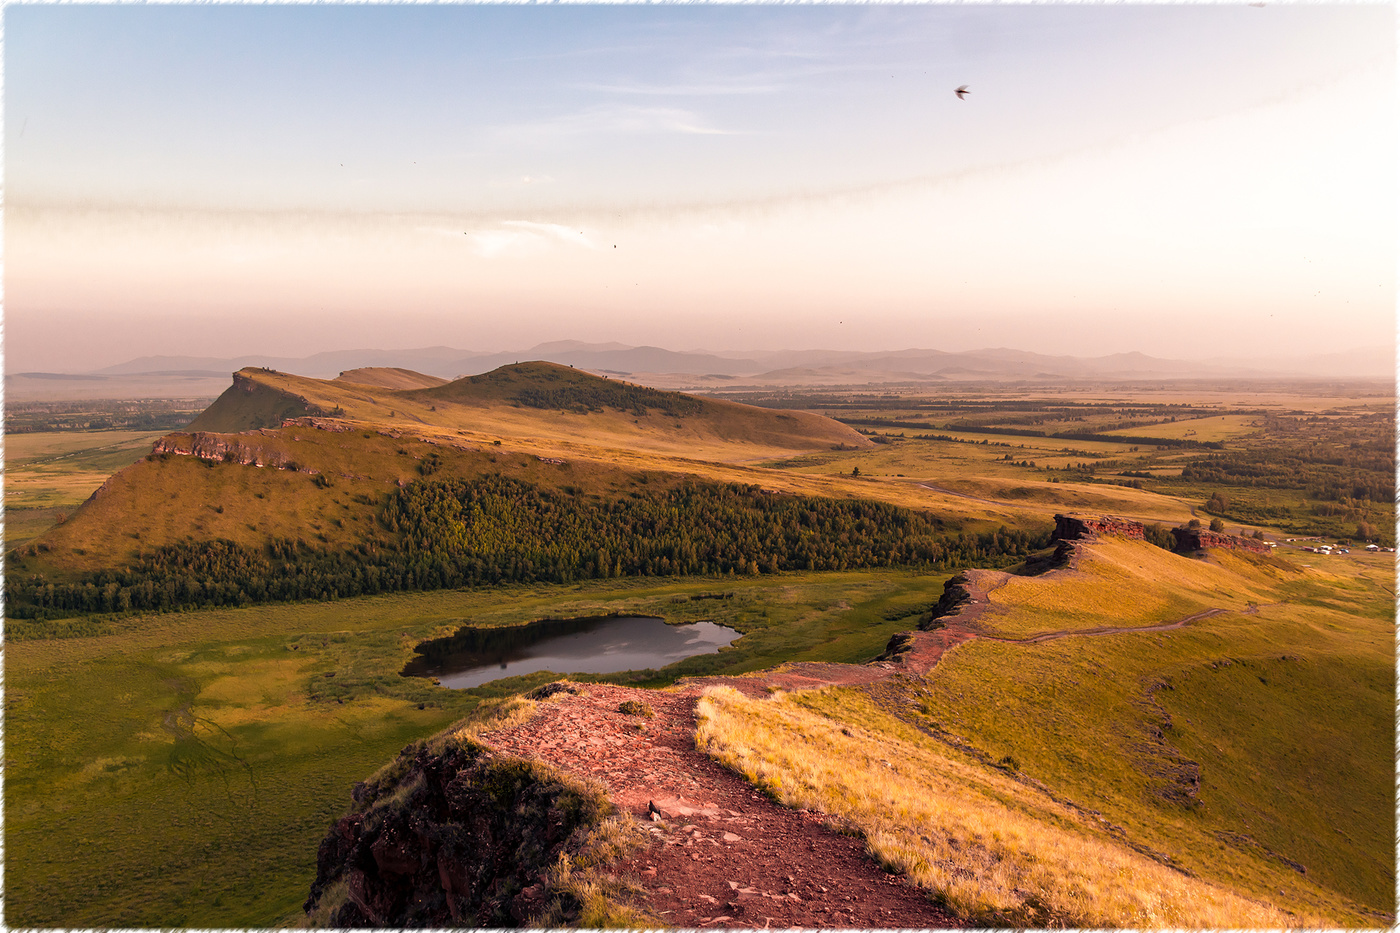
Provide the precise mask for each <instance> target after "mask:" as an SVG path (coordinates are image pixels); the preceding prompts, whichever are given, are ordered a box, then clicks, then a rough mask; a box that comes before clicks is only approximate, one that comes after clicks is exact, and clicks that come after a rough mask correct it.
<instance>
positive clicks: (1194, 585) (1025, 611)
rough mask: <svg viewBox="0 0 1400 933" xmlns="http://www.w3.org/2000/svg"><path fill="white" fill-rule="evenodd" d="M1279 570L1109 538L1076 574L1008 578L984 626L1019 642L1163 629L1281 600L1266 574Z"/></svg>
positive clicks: (1264, 563)
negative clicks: (1206, 614)
mask: <svg viewBox="0 0 1400 933" xmlns="http://www.w3.org/2000/svg"><path fill="white" fill-rule="evenodd" d="M1279 564H1280V562H1278V561H1276V560H1274V559H1273V558H1251V557H1246V556H1244V555H1242V554H1234V553H1230V552H1219V553H1217V554H1216V555H1215V556H1214V557H1213V558H1212V559H1211V560H1210V561H1205V560H1199V559H1196V558H1191V557H1183V556H1181V555H1179V554H1173V553H1171V552H1169V551H1166V550H1163V549H1162V548H1159V547H1156V546H1154V545H1151V544H1148V543H1146V542H1145V541H1131V540H1128V539H1126V538H1117V537H1111V536H1109V537H1104V538H1103V539H1101V540H1099V541H1098V542H1096V543H1095V544H1094V545H1093V547H1092V548H1089V549H1088V550H1087V551H1086V552H1084V553H1083V554H1082V556H1081V558H1080V563H1079V567H1078V569H1077V570H1060V571H1056V572H1054V573H1051V574H1049V575H1045V576H1039V577H1014V576H1013V577H1009V578H1007V580H1006V582H1005V583H1004V584H1003V585H1002V586H1000V587H998V588H997V589H994V590H993V591H992V592H991V594H990V596H989V597H988V604H989V606H990V608H989V610H988V612H987V613H986V614H984V615H983V616H982V618H981V619H980V624H981V627H982V628H983V629H984V630H986V631H987V632H989V633H992V634H996V635H1003V636H1008V637H1016V638H1020V637H1027V636H1031V635H1036V634H1041V633H1045V632H1055V631H1072V630H1083V629H1093V628H1117V627H1128V626H1135V627H1136V626H1146V625H1160V624H1163V623H1170V622H1175V621H1177V620H1179V619H1182V618H1184V617H1186V616H1189V615H1193V614H1195V613H1197V612H1201V611H1203V610H1206V609H1214V608H1220V609H1231V610H1242V609H1246V608H1248V606H1249V605H1250V604H1251V603H1261V604H1262V603H1265V602H1268V601H1270V600H1272V599H1273V598H1275V596H1276V594H1275V592H1274V590H1273V589H1271V588H1270V587H1269V586H1268V585H1267V584H1266V582H1265V581H1266V580H1267V574H1266V575H1263V576H1261V574H1260V571H1261V569H1265V570H1267V569H1268V568H1272V569H1273V571H1274V572H1278V573H1283V572H1285V571H1283V570H1279V569H1278V567H1277V566H1276V565H1279Z"/></svg>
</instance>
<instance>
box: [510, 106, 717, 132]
mask: <svg viewBox="0 0 1400 933" xmlns="http://www.w3.org/2000/svg"><path fill="white" fill-rule="evenodd" d="M495 132H496V135H497V136H499V137H503V138H517V139H518V138H525V139H542V138H551V137H563V136H583V135H589V134H614V135H616V134H626V135H645V134H661V133H682V134H690V135H701V136H731V135H737V134H735V133H734V132H733V131H730V130H724V129H720V128H719V127H715V126H710V125H708V124H707V123H706V121H705V119H704V118H703V117H702V116H700V115H699V114H696V113H694V112H693V111H690V110H683V109H680V108H676V107H630V106H620V107H590V108H589V109H587V110H583V111H579V112H577V113H570V114H564V115H562V116H558V117H552V118H549V119H545V120H538V121H535V122H533V123H517V124H511V125H506V126H500V127H497V128H496V131H495Z"/></svg>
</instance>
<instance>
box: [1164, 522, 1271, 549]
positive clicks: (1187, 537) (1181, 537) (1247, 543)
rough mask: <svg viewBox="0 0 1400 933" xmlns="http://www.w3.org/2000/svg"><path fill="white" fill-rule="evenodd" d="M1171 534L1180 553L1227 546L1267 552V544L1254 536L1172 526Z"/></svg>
mask: <svg viewBox="0 0 1400 933" xmlns="http://www.w3.org/2000/svg"><path fill="white" fill-rule="evenodd" d="M1172 536H1173V537H1175V538H1176V550H1177V551H1179V552H1181V553H1186V552H1189V551H1199V550H1202V549H1203V548H1228V549H1230V550H1232V551H1250V552H1252V553H1255V554H1267V553H1269V546H1268V545H1267V544H1265V543H1264V542H1263V541H1260V540H1258V539H1256V538H1240V537H1237V536H1235V535H1227V534H1222V533H1221V532H1218V531H1208V530H1206V529H1204V528H1173V529H1172Z"/></svg>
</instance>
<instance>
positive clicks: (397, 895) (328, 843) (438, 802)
mask: <svg viewBox="0 0 1400 933" xmlns="http://www.w3.org/2000/svg"><path fill="white" fill-rule="evenodd" d="M354 798H355V802H356V805H357V806H356V810H355V812H353V813H351V814H350V815H349V816H346V817H343V818H342V819H340V820H338V821H337V822H336V823H335V825H334V826H332V827H331V831H330V833H329V834H328V835H327V836H326V838H325V840H324V841H322V843H321V846H320V850H319V851H318V853H317V857H316V880H315V882H313V884H312V886H311V896H310V897H309V898H307V900H306V903H305V905H304V907H305V910H306V912H307V913H308V915H310V921H311V923H312V924H313V925H316V926H329V927H340V928H344V927H369V926H373V927H461V926H473V927H518V926H537V925H539V923H540V921H541V920H542V919H545V918H548V919H549V920H551V921H552V922H553V923H554V924H557V923H558V922H560V921H561V920H563V921H567V920H568V919H569V918H570V916H571V914H576V912H577V906H578V905H577V902H576V901H572V902H571V898H572V896H571V895H569V894H567V893H565V892H563V891H560V890H556V889H554V888H553V887H552V886H551V883H552V879H554V878H555V876H556V873H552V872H551V871H550V869H552V868H554V867H555V866H556V865H558V864H559V863H560V862H561V856H566V855H570V854H576V853H578V852H579V851H580V850H582V849H583V848H584V846H585V845H586V837H587V836H588V834H589V832H590V831H591V830H593V829H594V828H595V827H596V826H597V825H598V824H599V823H601V822H602V821H603V819H604V818H605V817H606V815H607V813H608V811H609V810H610V806H609V804H608V803H607V801H606V798H605V797H604V796H603V794H602V793H601V792H599V791H595V790H591V789H588V788H586V787H582V786H580V785H578V784H576V783H573V782H572V781H569V780H567V779H565V778H564V777H562V776H561V775H560V774H559V773H558V772H556V771H554V770H552V769H551V768H549V767H548V766H546V765H542V764H540V763H538V762H529V761H524V760H522V759H519V758H514V757H510V756H506V755H500V754H497V753H494V752H492V751H490V750H488V749H486V748H485V747H483V746H481V745H477V744H475V743H473V742H470V741H460V742H448V743H447V745H446V746H445V747H443V748H441V749H439V750H437V751H432V750H429V748H428V747H427V746H426V745H424V744H419V745H416V746H410V747H408V748H406V749H404V751H403V753H402V754H400V755H399V758H398V760H397V761H396V762H394V764H392V765H390V766H389V767H388V768H387V769H385V772H383V773H381V774H380V775H378V776H377V777H376V778H375V779H372V780H370V781H368V782H365V783H361V784H358V785H356V787H355V791H354ZM564 862H565V864H566V865H567V860H564ZM565 874H567V871H566V872H565Z"/></svg>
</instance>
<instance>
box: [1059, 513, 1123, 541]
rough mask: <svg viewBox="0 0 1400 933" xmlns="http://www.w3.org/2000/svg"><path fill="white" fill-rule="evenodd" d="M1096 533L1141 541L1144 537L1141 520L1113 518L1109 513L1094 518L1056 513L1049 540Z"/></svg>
mask: <svg viewBox="0 0 1400 933" xmlns="http://www.w3.org/2000/svg"><path fill="white" fill-rule="evenodd" d="M1096 535H1117V536H1118V537H1120V538H1134V539H1136V540H1138V541H1142V540H1144V538H1145V537H1146V536H1145V534H1144V530H1143V526H1142V522H1134V521H1130V520H1128V519H1126V518H1114V517H1113V516H1111V515H1103V516H1099V517H1096V518H1085V517H1083V516H1079V515H1056V516H1055V534H1054V536H1053V537H1052V538H1051V540H1052V541H1079V540H1082V539H1085V538H1092V537H1094V536H1096Z"/></svg>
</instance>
